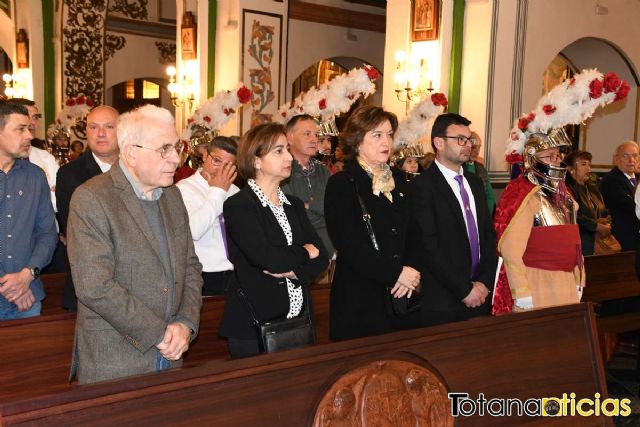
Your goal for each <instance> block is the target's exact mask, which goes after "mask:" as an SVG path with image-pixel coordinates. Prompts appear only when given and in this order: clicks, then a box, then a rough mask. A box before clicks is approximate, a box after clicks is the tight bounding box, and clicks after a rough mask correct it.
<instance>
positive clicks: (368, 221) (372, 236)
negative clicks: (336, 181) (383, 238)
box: [347, 173, 380, 251]
mask: <svg viewBox="0 0 640 427" xmlns="http://www.w3.org/2000/svg"><path fill="white" fill-rule="evenodd" d="M347 176H348V177H349V181H351V182H352V183H353V187H354V188H355V190H356V196H357V197H358V203H360V209H362V220H363V221H364V224H365V226H366V227H367V233H369V238H370V239H371V244H372V245H373V248H374V249H375V250H376V251H379V250H380V246H379V245H378V240H377V239H376V235H375V233H374V232H373V226H372V225H371V215H369V211H367V206H366V205H365V204H364V200H362V197H361V196H360V192H359V191H358V183H357V182H356V180H355V179H354V178H353V177H352V176H351V175H349V174H348V173H347Z"/></svg>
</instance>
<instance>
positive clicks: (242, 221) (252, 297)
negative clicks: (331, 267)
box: [220, 186, 329, 340]
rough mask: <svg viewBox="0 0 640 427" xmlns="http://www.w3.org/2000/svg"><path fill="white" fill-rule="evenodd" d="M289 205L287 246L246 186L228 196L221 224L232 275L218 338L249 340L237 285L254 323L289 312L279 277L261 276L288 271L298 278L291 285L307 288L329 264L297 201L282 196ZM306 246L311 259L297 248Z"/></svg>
mask: <svg viewBox="0 0 640 427" xmlns="http://www.w3.org/2000/svg"><path fill="white" fill-rule="evenodd" d="M287 199H288V200H289V201H290V202H291V205H288V204H286V203H285V205H284V210H285V213H286V215H287V219H288V220H289V224H290V226H291V232H292V234H293V244H292V245H291V246H288V245H287V239H286V237H285V235H284V232H283V231H282V228H281V227H280V224H278V221H277V220H276V218H275V216H274V215H273V212H271V209H269V207H268V206H264V207H263V206H262V204H261V203H260V200H259V199H258V197H257V196H256V195H255V194H254V192H253V190H251V188H250V187H249V186H246V187H244V188H243V189H242V190H240V191H239V192H238V193H236V194H234V195H233V196H231V197H229V198H228V199H227V200H226V201H225V203H224V221H225V228H226V232H227V244H228V250H229V259H230V261H231V262H232V263H233V266H234V274H233V276H232V278H231V280H230V283H229V289H228V291H227V299H226V304H225V307H224V314H223V315H222V320H221V322H220V335H221V336H224V337H231V338H236V339H244V340H248V339H255V338H256V331H255V328H254V326H253V324H252V322H251V318H250V317H249V314H248V311H247V308H246V306H245V305H244V303H243V302H242V301H241V300H240V299H239V297H238V295H237V293H236V292H237V288H238V286H240V287H242V289H243V290H244V292H245V294H246V296H247V297H248V299H249V301H250V302H251V305H252V306H253V309H254V310H255V312H256V316H257V317H258V320H260V321H266V320H272V319H276V318H284V317H285V316H286V314H287V313H288V312H289V296H288V293H287V285H286V283H285V279H277V278H275V277H272V276H269V275H267V274H265V273H264V272H263V271H264V270H267V271H270V272H272V273H286V272H289V271H293V272H294V273H295V274H296V276H297V277H298V280H294V281H293V282H294V284H295V285H299V286H303V290H304V292H308V285H310V284H311V282H312V281H313V280H315V279H316V278H317V277H318V276H320V275H321V274H322V273H323V272H324V271H325V269H326V268H327V265H328V264H329V260H328V258H327V252H326V250H325V248H324V246H323V245H322V242H321V241H320V238H319V237H318V234H317V233H316V231H315V230H314V228H313V226H312V225H311V223H310V222H309V218H307V214H306V212H305V209H304V204H303V203H302V202H301V201H300V199H298V198H296V197H293V196H287ZM306 243H312V244H313V245H315V246H316V247H317V248H318V249H319V250H320V255H319V256H318V257H317V258H314V259H309V255H308V252H307V250H306V249H305V248H304V247H303V245H304V244H306Z"/></svg>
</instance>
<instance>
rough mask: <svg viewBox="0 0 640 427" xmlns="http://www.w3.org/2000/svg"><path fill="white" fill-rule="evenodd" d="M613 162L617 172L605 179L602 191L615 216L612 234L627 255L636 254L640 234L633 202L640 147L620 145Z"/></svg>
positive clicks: (605, 202)
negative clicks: (627, 252)
mask: <svg viewBox="0 0 640 427" xmlns="http://www.w3.org/2000/svg"><path fill="white" fill-rule="evenodd" d="M613 162H614V163H615V166H614V167H613V169H611V171H609V173H607V174H606V175H605V176H604V177H603V178H602V182H601V184H600V185H601V188H600V191H601V192H602V197H603V198H604V204H605V206H606V207H607V209H609V212H610V213H611V233H612V234H613V236H614V237H615V238H616V239H617V240H618V242H620V246H622V250H623V251H633V250H636V246H637V243H638V231H639V230H640V221H638V218H637V217H636V215H635V203H634V200H633V198H634V194H635V191H636V188H637V186H638V180H639V179H640V174H638V173H636V170H637V166H638V144H637V143H636V142H635V141H626V142H624V143H622V144H620V145H619V146H618V147H617V148H616V151H615V153H614V156H613Z"/></svg>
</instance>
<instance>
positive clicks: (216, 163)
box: [207, 153, 224, 166]
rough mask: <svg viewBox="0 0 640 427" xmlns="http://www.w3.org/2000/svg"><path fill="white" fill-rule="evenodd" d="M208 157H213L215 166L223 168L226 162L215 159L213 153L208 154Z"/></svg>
mask: <svg viewBox="0 0 640 427" xmlns="http://www.w3.org/2000/svg"><path fill="white" fill-rule="evenodd" d="M207 155H208V156H209V157H211V163H213V166H222V165H223V164H224V160H222V159H221V158H220V157H214V156H213V155H212V154H211V153H207Z"/></svg>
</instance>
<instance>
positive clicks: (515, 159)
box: [507, 151, 524, 163]
mask: <svg viewBox="0 0 640 427" xmlns="http://www.w3.org/2000/svg"><path fill="white" fill-rule="evenodd" d="M507 162H508V163H522V162H524V157H522V154H519V153H516V152H515V151H512V152H511V153H509V154H507Z"/></svg>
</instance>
